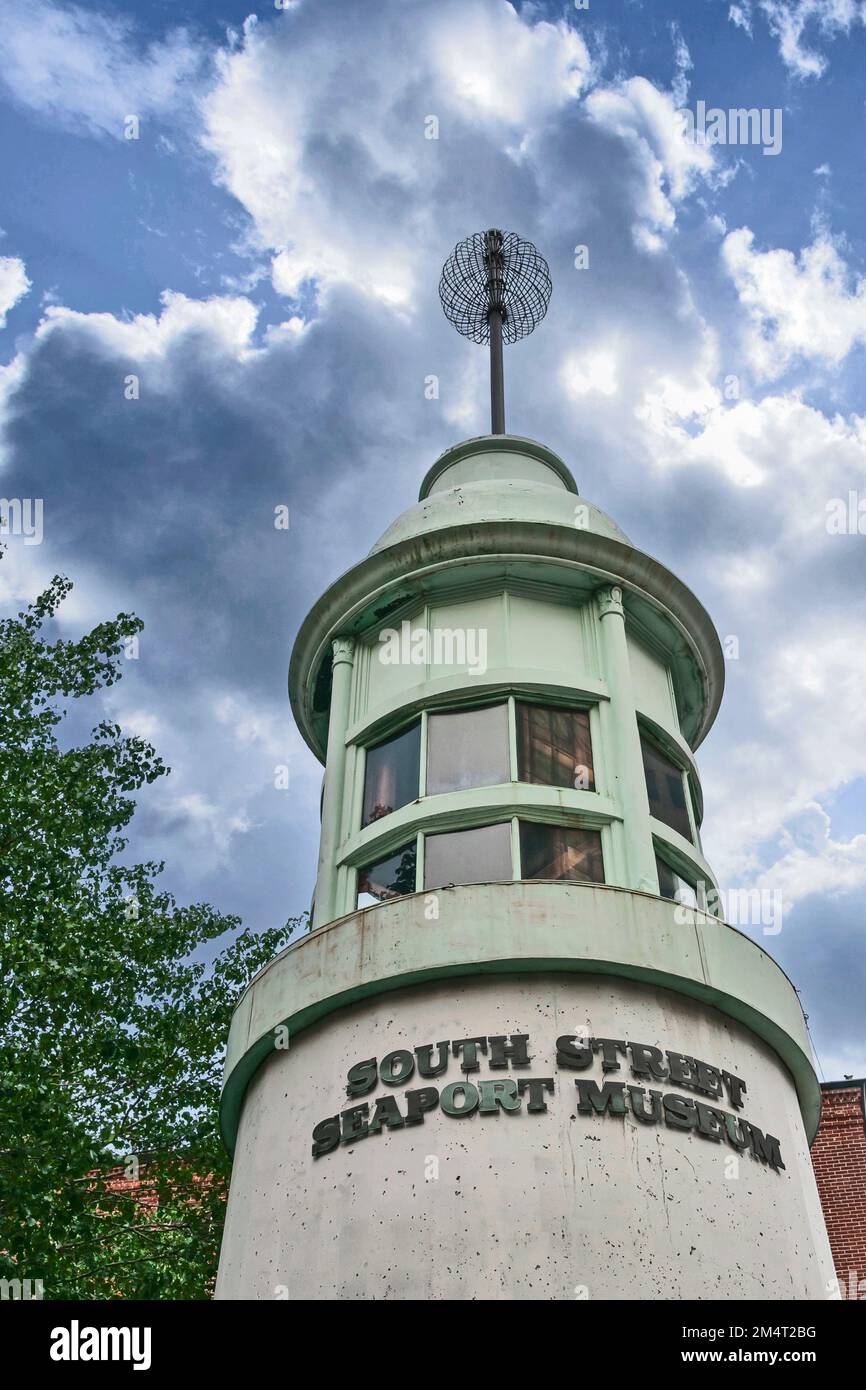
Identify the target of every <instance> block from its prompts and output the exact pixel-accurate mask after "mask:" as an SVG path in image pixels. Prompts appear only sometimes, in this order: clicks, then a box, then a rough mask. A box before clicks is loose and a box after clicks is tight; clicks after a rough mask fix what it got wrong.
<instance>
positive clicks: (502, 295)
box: [439, 228, 553, 434]
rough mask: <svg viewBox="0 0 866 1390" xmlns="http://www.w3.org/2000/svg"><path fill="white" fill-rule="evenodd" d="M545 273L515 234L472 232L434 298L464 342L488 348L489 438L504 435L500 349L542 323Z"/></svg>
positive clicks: (540, 258)
mask: <svg viewBox="0 0 866 1390" xmlns="http://www.w3.org/2000/svg"><path fill="white" fill-rule="evenodd" d="M552 288H553V287H552V285H551V283H550V269H549V267H548V264H547V261H546V260H545V259H544V257H543V256H541V255H539V253H538V251H537V250H536V249H535V247H534V246H533V245H532V242H531V241H524V240H523V238H522V237H519V236H516V235H515V233H514V232H500V231H498V230H497V229H496V228H491V229H490V230H489V231H486V232H474V233H473V235H472V236H469V237H466V239H465V240H464V241H460V242H458V243H457V245H456V246H455V247H454V250H453V251H452V252H451V255H450V256H449V257H448V259H447V261H446V262H445V264H444V265H443V267H442V276H441V279H440V281H439V298H440V300H441V301H442V308H443V310H444V312H445V317H446V318H447V319H448V320H449V322H450V323H453V325H454V327H455V328H456V329H457V332H458V333H462V334H463V336H464V338H471V339H472V341H473V342H474V343H489V344H490V433H491V434H504V433H505V376H504V372H503V360H502V349H503V347H504V346H505V344H506V343H516V342H517V341H518V340H519V339H520V338H525V337H526V335H527V334H528V333H531V332H532V330H533V329H534V328H535V327H536V326H537V325H538V324H539V323H540V322H541V320H542V319H543V318H544V315H545V314H546V313H547V306H548V304H549V303H550V292H551V289H552Z"/></svg>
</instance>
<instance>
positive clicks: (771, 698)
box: [0, 0, 866, 1078]
mask: <svg viewBox="0 0 866 1390" xmlns="http://www.w3.org/2000/svg"><path fill="white" fill-rule="evenodd" d="M864 57H866V4H864V3H862V0H751V3H747V0H740V3H739V4H731V3H729V0H680V2H676V3H675V2H674V0H646V3H634V2H633V3H628V2H627V0H621V2H620V3H612V2H610V3H605V2H604V0H590V4H589V7H588V8H587V9H578V8H577V7H576V6H575V5H574V4H571V3H569V4H566V3H564V0H563V3H560V4H553V3H545V4H522V5H519V4H515V5H510V4H507V3H505V2H504V0H439V3H437V4H433V5H431V4H429V3H427V2H426V0H377V3H376V4H375V5H372V4H371V5H359V4H358V3H357V0H327V2H325V0H318V2H317V0H297V2H296V3H291V4H287V5H286V6H285V7H277V6H274V5H267V6H262V7H261V8H260V9H259V10H258V11H256V12H255V17H253V16H252V15H251V13H250V11H249V10H248V9H247V8H246V7H245V6H239V5H236V4H234V3H231V2H230V0H226V3H222V4H216V5H215V4H213V3H210V0H209V2H208V3H204V0H198V2H196V3H187V4H184V5H178V4H175V3H172V4H169V3H140V4H137V5H135V6H125V5H112V6H108V5H102V4H81V5H77V6H70V5H62V4H52V3H48V2H47V0H6V4H5V6H4V16H3V26H2V29H0V74H2V76H0V121H2V136H3V139H2V148H3V151H4V153H3V177H2V185H0V228H2V233H3V234H2V236H0V320H2V327H0V470H2V478H0V491H2V494H3V496H5V497H28V498H30V497H39V498H42V499H44V537H43V540H42V543H41V544H40V545H25V544H24V539H23V537H15V536H12V537H10V538H9V540H10V544H9V551H8V554H7V556H6V558H5V559H4V560H3V562H2V566H0V600H2V603H3V606H4V608H11V609H12V610H15V609H16V608H17V607H18V606H19V605H20V602H21V601H22V600H26V599H27V598H28V597H30V596H32V595H33V594H34V593H35V592H36V590H37V589H38V587H39V586H40V585H41V584H42V583H44V582H45V580H46V579H47V578H49V577H50V576H51V574H53V573H54V572H56V571H58V570H60V571H63V572H65V573H67V574H68V575H69V576H70V577H71V578H72V579H73V580H74V582H75V590H74V593H73V596H72V598H71V599H70V601H69V603H68V604H67V606H66V611H65V613H64V614H63V615H62V620H61V625H62V629H63V630H64V631H69V632H73V631H80V630H81V629H82V628H83V626H85V625H86V624H92V623H95V622H97V621H99V620H101V619H102V618H104V617H106V616H109V615H111V614H113V613H114V612H116V611H118V610H120V609H123V610H127V611H129V610H132V611H135V612H137V613H138V614H140V616H141V617H143V618H144V620H145V623H146V628H145V632H144V634H143V637H142V640H141V645H140V651H139V655H138V658H137V659H136V660H130V661H128V662H127V663H126V666H125V673H124V679H123V681H122V682H121V684H120V685H119V686H117V687H115V688H114V689H113V690H112V691H111V692H109V693H108V694H107V695H106V697H105V707H106V709H107V710H108V711H109V712H110V713H111V714H112V715H114V716H115V717H117V718H118V719H119V720H120V722H121V723H123V724H125V725H126V726H127V727H129V728H130V729H134V730H135V731H137V732H141V733H143V734H146V735H147V736H149V737H151V738H152V740H153V742H154V743H155V744H156V746H157V747H158V749H159V751H160V752H161V753H162V754H163V756H164V757H165V759H166V761H168V762H169V763H170V765H171V766H172V768H173V772H172V775H171V777H170V778H168V779H166V780H165V781H164V783H163V784H161V785H159V786H157V787H154V788H151V789H149V790H148V791H147V793H146V794H143V795H142V797H141V799H140V809H139V813H138V815H137V818H136V827H137V828H136V830H135V837H134V849H135V851H136V853H137V854H138V855H139V856H145V855H147V856H149V857H150V856H152V857H156V858H162V859H165V861H166V873H165V882H166V886H167V887H169V888H171V889H172V891H174V892H175V893H176V894H177V895H178V897H179V898H180V899H181V900H189V899H201V898H207V899H210V900H211V901H213V902H214V903H215V904H217V905H218V906H219V907H221V908H222V909H224V910H226V911H235V912H239V913H240V914H241V915H242V916H243V917H244V918H245V920H247V921H248V922H250V923H251V924H253V925H256V926H263V925H266V924H270V923H273V922H275V921H278V920H283V919H284V918H285V917H286V916H287V915H292V914H294V913H297V912H299V911H301V910H302V909H303V908H304V907H305V906H306V905H307V904H308V902H309V899H310V894H311V890H312V882H313V875H314V869H315V862H316V848H317V846H316V829H317V803H318V788H319V781H320V776H321V773H320V769H319V768H318V767H317V765H316V764H315V763H314V760H313V759H312V757H311V756H310V755H309V753H308V752H307V751H306V749H305V748H304V746H303V744H302V743H301V740H300V739H299V736H298V734H297V732H296V730H295V729H294V727H293V724H292V721H291V715H290V712H289V709H288V703H287V700H286V670H287V665H288V655H289V651H290V647H291V642H292V638H293V636H294V633H295V631H296V630H297V627H298V624H299V622H300V621H301V619H302V617H303V616H304V614H305V612H306V611H307V609H308V608H309V606H310V604H311V603H312V602H313V601H314V600H315V598H316V597H317V595H318V594H319V593H320V592H321V591H322V589H323V588H324V587H325V586H326V585H327V584H328V583H329V582H330V581H331V580H332V579H334V578H335V577H336V575H337V574H338V573H340V572H341V570H343V569H345V568H346V567H347V566H348V565H349V564H351V563H353V562H354V561H355V560H357V559H358V558H360V557H361V556H362V554H363V553H364V552H365V551H366V550H367V549H368V548H369V547H370V545H372V543H373V542H374V541H375V539H376V538H377V536H378V535H379V534H380V533H381V532H382V531H383V530H384V529H385V527H386V526H387V525H388V523H389V522H390V521H391V519H392V518H393V517H394V515H395V514H396V513H397V512H398V511H399V510H400V509H401V508H403V507H405V506H408V505H410V504H411V503H412V501H413V500H414V498H415V496H416V495H417V487H418V483H419V481H420V478H421V477H422V476H423V474H424V472H425V471H426V469H427V467H428V466H429V464H430V462H431V461H432V460H433V458H435V457H436V455H437V454H438V453H439V452H440V451H441V450H442V449H443V448H445V447H447V445H449V444H450V443H453V442H454V441H455V440H457V439H460V438H463V437H466V436H469V435H472V434H476V433H478V432H480V431H481V430H483V429H484V428H485V402H486V383H485V375H484V371H485V368H484V361H483V354H480V353H478V352H477V351H475V350H474V349H473V348H472V347H471V345H469V344H467V343H464V342H463V341H461V340H460V339H459V338H458V337H457V336H456V335H455V334H454V333H453V330H452V329H451V328H450V327H449V326H448V325H447V323H446V322H445V320H444V319H443V317H442V315H441V313H440V310H439V306H438V300H437V294H436V287H437V281H438V271H439V267H440V265H441V263H442V261H443V260H444V258H445V256H446V255H447V254H448V252H449V250H450V248H451V246H452V245H453V244H454V243H455V242H456V241H457V240H459V239H460V238H462V237H463V236H465V235H467V234H468V233H469V232H471V231H474V230H477V229H478V228H483V227H485V226H490V225H498V226H504V227H507V228H509V229H513V230H515V231H517V232H519V233H520V234H521V235H523V236H525V237H528V238H530V239H531V240H533V241H535V242H536V244H537V245H538V246H539V247H540V248H541V250H542V251H543V252H544V254H545V255H546V256H547V258H548V260H549V262H550V265H551V269H552V273H553V278H554V297H553V301H552V304H551V309H550V312H549V314H548V317H547V319H546V320H545V323H544V325H543V328H542V329H540V330H539V332H538V333H536V334H535V335H534V336H533V338H532V339H531V340H529V341H528V342H525V343H522V344H520V345H517V346H515V347H514V348H513V349H510V350H509V355H508V364H507V367H508V407H509V425H510V427H511V428H513V429H514V430H515V431H516V432H519V433H523V434H528V435H531V436H534V437H536V438H541V439H543V440H544V441H545V442H546V443H548V444H550V445H551V446H552V447H553V448H555V449H557V450H558V451H559V452H560V453H561V454H562V455H563V456H564V457H565V458H566V459H567V460H568V462H569V463H570V465H571V467H572V469H573V471H574V473H575V475H576V477H577V480H578V485H579V487H580V489H581V491H582V492H583V493H584V494H585V495H587V496H588V497H589V498H591V499H592V500H593V501H595V502H596V503H598V504H599V505H600V506H602V507H603V508H604V509H605V510H607V511H609V512H610V513H611V514H612V515H613V516H615V518H616V519H617V521H618V522H619V523H620V524H621V525H622V526H623V528H624V529H625V530H626V531H627V532H628V534H629V535H630V536H631V538H632V539H633V541H634V542H635V544H636V545H638V546H641V547H642V548H645V549H647V550H649V551H650V552H651V553H653V554H655V555H656V556H658V558H659V559H661V560H662V561H663V562H664V563H665V564H667V565H669V566H670V567H671V568H672V569H674V570H675V571H676V572H677V573H679V574H680V575H681V576H682V577H683V578H684V579H685V580H686V582H687V583H689V584H690V585H691V586H692V588H693V589H694V590H695V592H696V593H697V594H698V595H699V597H700V598H701V599H702V600H703V601H704V603H705V604H706V605H707V607H708V608H709V610H710V612H711V614H712V616H713V618H714V620H715V622H716V625H717V627H718V629H719V631H720V633H721V635H722V636H723V637H725V636H733V637H735V638H736V639H737V644H738V648H739V655H738V656H737V657H736V658H735V659H732V660H730V661H729V662H728V672H727V675H728V686H727V693H726V697H725V701H724V704H723V707H722V713H721V715H720V717H719V720H718V722H717V725H716V728H715V729H714V731H713V733H712V734H711V735H710V737H709V739H708V740H707V742H706V744H705V745H704V747H703V748H702V749H701V751H700V754H699V761H700V766H701V771H702V777H703V782H704V792H705V801H706V819H705V824H704V838H705V848H706V851H707V854H708V857H709V858H710V861H711V862H712V863H713V864H714V867H715V868H716V870H717V872H718V874H719V877H720V880H721V883H722V885H723V886H725V887H728V888H735V887H736V888H750V887H755V886H759V887H764V888H766V889H768V890H771V891H778V892H780V893H781V894H782V895H783V897H784V902H785V913H784V918H783V929H782V931H781V932H780V933H779V934H778V935H776V936H773V937H770V938H768V939H766V940H765V941H764V944H765V945H766V946H767V947H768V949H770V951H771V952H772V953H773V954H774V955H776V957H777V958H778V959H779V960H780V961H781V963H782V964H783V965H784V966H785V968H786V969H787V970H788V972H789V973H790V974H791V975H792V977H793V978H794V980H795V982H796V983H797V984H798V985H799V987H800V990H801V995H802V998H803V1002H804V1006H805V1008H806V1010H807V1012H808V1013H809V1016H810V1026H811V1028H812V1032H813V1036H814V1038H815V1042H816V1046H817V1052H818V1056H819V1059H820V1061H821V1063H822V1066H823V1071H824V1073H825V1074H826V1076H827V1077H828V1078H832V1077H838V1076H841V1075H843V1074H844V1073H854V1074H856V1075H861V1076H862V1075H863V1074H864V1073H866V1029H864V1022H863V1018H864V1001H866V962H864V950H863V939H864V927H863V923H864V914H866V701H864V698H863V689H864V682H866V584H864V558H866V534H864V535H860V534H857V533H856V530H855V533H854V534H832V533H831V532H830V531H828V526H827V517H828V512H827V508H828V504H832V502H833V499H836V498H844V499H847V497H848V495H849V493H852V492H853V493H854V494H855V496H856V499H858V500H859V498H860V497H863V498H864V499H866V406H864V390H863V384H862V383H863V381H864V368H866V360H864V358H866V353H864V344H866V240H864V218H863V209H864V187H866V170H864V161H863V158H862V150H863V147H864V138H866V129H864V127H866V62H864ZM700 101H702V102H704V103H705V104H706V107H708V108H711V107H717V108H720V109H722V110H723V111H728V110H729V109H731V108H735V107H741V106H742V107H757V108H766V109H767V111H768V112H769V113H772V112H773V111H775V110H778V111H780V112H781V113H782V116H781V135H782V139H781V148H780V149H779V151H778V153H777V154H775V155H765V154H764V153H763V149H762V147H761V146H760V145H741V144H726V145H721V144H717V145H714V146H701V145H696V144H694V143H691V142H689V141H688V140H687V139H686V138H684V135H683V125H682V118H681V116H680V115H678V113H680V112H682V111H683V110H684V109H688V110H691V111H695V110H696V109H697V103H698V102H700ZM430 115H435V116H436V117H437V119H438V121H439V138H438V139H437V140H426V139H425V138H424V129H425V119H426V118H427V117H428V116H430ZM129 117H135V118H136V120H137V125H138V128H137V137H138V138H135V139H128V138H126V134H127V133H128V132H129V131H130V129H131V127H130V123H129V120H128V118H129ZM577 245H586V246H588V247H589V253H590V264H589V268H588V269H587V270H582V271H578V270H576V269H575V267H574V248H575V246H577ZM431 373H435V374H436V375H438V376H439V378H440V383H441V385H440V396H439V399H438V400H436V401H428V400H426V399H425V396H424V389H423V384H424V379H425V377H426V376H427V375H428V374H431ZM130 375H135V376H136V377H137V378H138V381H139V394H138V399H136V400H128V399H126V398H125V392H124V384H125V382H126V380H127V378H128V377H129V376H130ZM279 505H288V506H289V508H290V514H291V525H290V528H289V530H288V531H278V530H275V529H274V526H273V515H274V508H275V507H277V506H279ZM864 511H866V501H864ZM863 530H864V532H866V516H864V522H863ZM282 764H285V765H287V766H288V767H289V770H290V785H289V790H288V791H283V790H278V789H277V788H276V787H275V785H274V781H275V769H276V768H278V767H279V766H280V765H282ZM755 930H756V934H757V935H760V929H759V928H757V929H755Z"/></svg>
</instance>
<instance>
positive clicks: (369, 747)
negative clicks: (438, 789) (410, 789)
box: [322, 714, 425, 830]
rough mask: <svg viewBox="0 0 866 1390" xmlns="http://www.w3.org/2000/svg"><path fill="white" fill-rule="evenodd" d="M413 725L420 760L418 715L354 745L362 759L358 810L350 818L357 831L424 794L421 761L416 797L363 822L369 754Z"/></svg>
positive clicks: (421, 738)
mask: <svg viewBox="0 0 866 1390" xmlns="http://www.w3.org/2000/svg"><path fill="white" fill-rule="evenodd" d="M415 724H418V726H419V738H418V745H419V752H418V756H419V759H422V758H423V753H424V744H425V730H424V720H423V716H422V717H420V718H419V716H418V714H413V715H412V717H411V718H410V719H407V720H404V721H402V722H401V723H400V724H398V725H397V726H396V727H395V728H393V729H391V730H390V731H389V732H388V733H386V734H383V735H382V736H380V737H379V738H375V739H372V740H371V741H370V742H369V743H365V744H360V745H356V746H357V747H359V749H360V751H361V753H362V757H361V759H360V763H361V767H360V775H359V777H358V781H359V783H360V786H359V788H358V809H357V812H355V813H354V814H353V816H352V824H353V825H356V826H357V829H358V830H369V828H370V826H371V825H376V824H377V822H378V821H383V820H387V818H388V816H393V815H394V814H395V813H396V812H397V811H401V810H402V809H403V806H411V804H412V802H413V801H418V800H420V798H421V797H422V796H423V794H424V793H423V791H422V788H421V776H422V770H423V767H424V763H423V761H422V762H421V765H420V766H419V769H418V791H417V793H416V795H415V796H410V798H409V800H408V801H404V802H403V803H402V805H400V806H395V807H394V808H393V809H392V810H390V811H387V812H386V813H385V815H383V816H377V817H376V818H375V819H374V820H370V821H366V822H365V820H364V802H365V800H366V795H367V763H368V759H369V756H370V754H371V753H375V751H376V749H377V748H382V747H383V746H384V745H385V744H386V743H392V742H393V741H394V740H395V739H398V738H402V736H403V735H404V734H407V733H408V732H409V730H410V729H411V728H413V727H414V725H415ZM324 793H325V784H324V779H323V781H322V796H323V797H324Z"/></svg>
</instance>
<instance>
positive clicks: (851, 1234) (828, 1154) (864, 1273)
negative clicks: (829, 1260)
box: [812, 1078, 866, 1300]
mask: <svg viewBox="0 0 866 1390" xmlns="http://www.w3.org/2000/svg"><path fill="white" fill-rule="evenodd" d="M821 1092H822V1114H821V1125H820V1128H819V1130H818V1133H817V1135H816V1136H815V1142H814V1144H813V1146H812V1162H813V1164H814V1167H815V1177H816V1179H817V1182H818V1191H819V1193H820V1196H821V1205H822V1206H823V1208H824V1219H825V1221H826V1223H827V1231H828V1234H829V1236H830V1247H831V1249H832V1251H833V1260H834V1263H835V1265H836V1276H837V1279H838V1281H839V1291H840V1293H841V1295H842V1297H843V1298H859V1299H864V1300H866V1078H860V1079H859V1080H846V1081H826V1082H824V1084H823V1085H822V1087H821Z"/></svg>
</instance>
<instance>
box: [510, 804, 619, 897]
mask: <svg viewBox="0 0 866 1390" xmlns="http://www.w3.org/2000/svg"><path fill="white" fill-rule="evenodd" d="M520 864H521V877H522V878H556V879H570V880H572V881H574V882H576V883H604V860H603V859H602V854H601V835H600V834H599V833H598V831H597V830H578V829H572V828H569V827H566V826H562V825H540V824H536V823H535V822H533V821H526V820H522V821H521V822H520Z"/></svg>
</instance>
